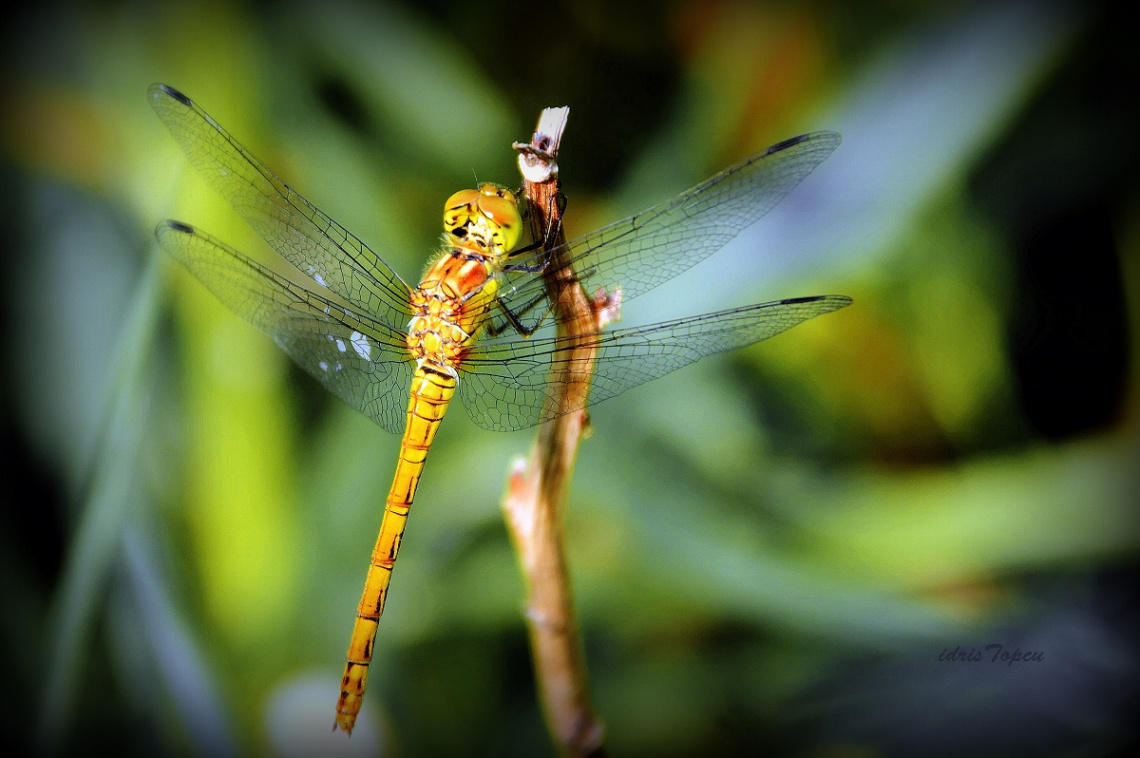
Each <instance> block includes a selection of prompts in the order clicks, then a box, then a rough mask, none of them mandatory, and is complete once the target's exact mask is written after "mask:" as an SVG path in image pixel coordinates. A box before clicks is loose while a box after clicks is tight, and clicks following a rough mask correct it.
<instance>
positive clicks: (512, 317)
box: [487, 292, 549, 337]
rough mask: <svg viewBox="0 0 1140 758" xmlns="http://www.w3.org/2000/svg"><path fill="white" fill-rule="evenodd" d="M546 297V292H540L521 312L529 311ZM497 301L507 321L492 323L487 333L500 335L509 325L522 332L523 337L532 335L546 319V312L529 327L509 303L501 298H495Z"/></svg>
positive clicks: (494, 335)
mask: <svg viewBox="0 0 1140 758" xmlns="http://www.w3.org/2000/svg"><path fill="white" fill-rule="evenodd" d="M545 299H546V293H545V292H542V293H539V294H538V295H536V296H535V297H534V299H533V300H531V301H530V302H529V303H527V304H526V305H524V306H523V307H522V308H520V309H519V313H527V312H529V311H530V310H532V309H533V308H534V307H535V306H536V305H538V304H539V303H541V302H542V301H543V300H545ZM495 303H496V305H498V306H499V310H500V311H502V312H503V316H505V317H506V321H503V322H502V323H499V324H494V323H492V324H489V325H488V326H487V334H488V335H490V336H491V337H498V336H499V335H500V334H502V333H503V332H505V331H506V330H507V327H508V326H509V327H511V328H512V329H514V330H515V331H516V332H518V333H519V334H521V335H522V336H523V337H530V336H531V335H533V334H534V333H535V332H537V331H538V328H539V327H540V326H542V323H543V322H544V321H546V314H543V317H542V318H540V319H539V320H538V321H536V322H535V324H534V326H532V327H530V328H528V327H527V326H526V325H525V324H523V322H522V319H520V318H519V316H518V314H516V313H515V312H514V311H512V310H511V309H510V307H508V306H507V304H506V303H504V302H503V301H502V300H501V299H499V298H495ZM547 313H549V311H547Z"/></svg>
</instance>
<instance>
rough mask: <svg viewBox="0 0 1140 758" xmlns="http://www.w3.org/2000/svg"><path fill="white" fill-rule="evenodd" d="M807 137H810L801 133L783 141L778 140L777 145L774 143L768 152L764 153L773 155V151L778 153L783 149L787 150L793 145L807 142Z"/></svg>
mask: <svg viewBox="0 0 1140 758" xmlns="http://www.w3.org/2000/svg"><path fill="white" fill-rule="evenodd" d="M807 138H808V135H806V134H801V135H800V136H798V137H792V138H790V139H786V140H784V141H783V142H777V143H776V144H775V145H772V146H771V147H770V148H768V150H767V152H765V153H764V154H765V155H771V154H772V153H778V152H780V151H781V150H787V149H788V148H789V147H791V146H792V145H798V144H800V143H801V142H806V141H807Z"/></svg>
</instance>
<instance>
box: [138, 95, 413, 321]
mask: <svg viewBox="0 0 1140 758" xmlns="http://www.w3.org/2000/svg"><path fill="white" fill-rule="evenodd" d="M147 94H148V96H149V99H150V104H151V106H153V107H154V110H155V112H156V113H157V114H158V116H159V118H161V119H162V121H163V123H165V124H166V126H167V127H168V128H169V129H170V132H171V133H172V134H173V135H174V138H175V139H176V140H177V141H178V144H179V145H180V146H181V147H182V150H183V151H184V152H185V153H186V155H187V157H188V158H189V159H190V162H191V163H192V164H193V165H194V167H195V168H196V169H198V171H199V172H200V173H201V174H202V176H203V177H204V178H205V180H206V182H207V183H208V184H209V185H210V187H211V188H213V189H214V190H215V191H216V192H217V193H218V194H220V195H221V196H222V197H224V198H225V199H226V200H228V201H229V202H230V203H231V204H232V205H233V207H234V209H235V210H237V212H238V213H239V214H241V216H242V218H244V219H245V221H246V223H248V224H249V225H250V226H251V227H252V228H253V229H254V230H255V231H256V232H257V233H258V234H260V235H261V236H262V238H264V239H265V241H266V242H268V243H269V245H270V246H271V247H273V249H274V250H276V251H277V252H278V253H280V254H281V256H282V257H284V258H285V259H286V260H287V261H289V262H290V263H292V264H293V265H294V266H296V267H297V268H298V269H299V270H300V271H301V272H302V273H304V274H305V275H307V276H308V277H310V278H312V279H313V281H315V282H316V283H317V284H318V285H321V286H325V287H328V288H329V290H331V291H332V292H333V293H335V294H336V295H338V296H339V297H342V298H344V299H345V300H346V301H348V302H349V303H351V304H352V305H354V306H355V307H356V308H357V309H359V310H360V311H361V312H363V313H367V314H369V315H370V316H372V317H373V318H375V319H377V320H379V321H382V322H383V323H385V324H387V325H388V326H390V327H392V328H394V329H399V328H401V327H402V326H403V325H404V324H406V323H407V322H408V319H409V318H410V310H409V305H408V298H409V295H410V292H411V290H410V289H409V287H408V285H407V284H405V283H404V281H403V280H402V279H401V278H400V277H399V276H398V275H397V274H396V272H395V271H393V270H392V269H391V268H390V267H389V266H388V264H386V263H385V262H384V261H383V260H381V258H380V257H379V256H378V255H376V253H374V252H372V250H370V249H369V248H368V246H367V245H365V244H364V243H363V242H361V241H360V240H359V239H357V238H356V237H355V236H353V235H352V234H351V233H350V232H349V231H348V230H347V229H345V228H344V227H343V226H341V225H340V224H338V223H337V222H336V221H333V220H332V219H331V218H329V217H328V216H327V215H325V214H324V213H322V212H321V211H320V210H318V209H317V207H316V206H314V205H313V204H312V203H310V202H309V201H308V200H306V199H305V198H303V197H301V196H300V195H299V194H297V193H296V192H295V191H294V190H293V189H292V188H291V187H290V186H289V185H288V184H286V183H285V182H283V181H281V179H279V178H278V177H277V176H276V175H275V174H274V173H273V172H272V171H270V170H269V169H268V168H266V167H265V165H264V164H263V163H261V161H259V160H258V159H257V158H255V157H254V156H253V155H252V154H251V153H250V152H249V151H248V150H246V149H245V148H244V147H242V146H241V144H240V143H238V141H237V140H235V139H234V138H233V137H231V136H230V134H229V133H228V132H227V131H226V130H225V129H223V128H222V127H221V126H220V125H219V124H218V122H216V121H214V119H212V118H211V117H210V115H209V114H208V113H206V112H205V111H204V110H202V109H201V108H200V107H199V106H198V105H197V104H196V103H195V102H194V101H192V100H191V99H190V98H188V97H186V95H184V94H182V93H181V92H179V91H178V90H176V89H174V88H173V87H169V86H167V85H165V84H153V85H151V87H150V89H149V90H147Z"/></svg>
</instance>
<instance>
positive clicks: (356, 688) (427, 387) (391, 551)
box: [336, 364, 457, 733]
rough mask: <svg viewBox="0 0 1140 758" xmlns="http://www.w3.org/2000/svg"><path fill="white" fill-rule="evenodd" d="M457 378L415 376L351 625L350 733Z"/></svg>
mask: <svg viewBox="0 0 1140 758" xmlns="http://www.w3.org/2000/svg"><path fill="white" fill-rule="evenodd" d="M456 383H457V380H456V378H455V376H454V375H453V374H451V373H447V372H445V371H440V370H438V369H435V368H433V367H431V366H430V365H425V364H421V365H420V367H419V368H417V369H416V373H415V375H414V376H413V378H412V393H411V399H410V400H409V402H408V414H407V424H406V425H405V427H404V437H403V440H402V441H401V443H400V459H399V461H398V462H397V464H396V475H395V477H394V478H393V480H392V487H391V489H390V490H389V491H388V500H387V502H386V504H385V506H384V518H383V520H382V521H381V522H380V534H379V535H377V537H376V547H374V548H373V549H372V561H371V563H370V565H369V566H368V576H367V577H366V578H365V580H364V592H363V593H362V595H361V597H360V605H359V606H358V607H357V609H356V622H355V623H354V624H353V627H352V640H351V641H350V642H349V645H348V655H347V656H346V658H347V660H346V662H345V666H344V677H343V678H342V679H341V684H340V697H339V699H338V701H337V706H336V726H337V727H338V728H340V729H343V730H344V731H346V732H349V733H351V732H352V727H353V725H354V724H355V723H356V715H357V714H358V713H359V712H360V703H361V701H362V699H363V697H364V689H365V686H366V685H367V682H368V666H369V664H370V663H371V662H372V647H373V645H374V644H375V642H376V627H377V625H378V623H379V621H380V615H381V614H382V613H383V612H384V603H385V601H386V600H387V596H388V584H389V583H390V582H391V579H392V569H393V568H394V567H395V565H396V557H397V555H398V554H399V552H400V541H401V540H402V539H403V536H404V527H405V525H406V524H407V522H408V513H409V512H410V511H411V509H412V500H413V499H414V498H415V495H416V487H417V486H419V482H420V475H421V474H422V473H423V470H424V463H425V461H427V454H428V450H429V449H430V448H431V443H432V440H434V439H435V432H436V430H437V429H438V428H439V422H440V421H442V420H443V415H444V413H446V412H447V405H448V403H449V402H450V401H451V398H452V397H453V396H454V395H455V387H456Z"/></svg>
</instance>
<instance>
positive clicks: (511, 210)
mask: <svg viewBox="0 0 1140 758" xmlns="http://www.w3.org/2000/svg"><path fill="white" fill-rule="evenodd" d="M486 186H487V185H484V187H486ZM495 190H496V192H495V194H490V193H488V192H487V191H486V189H484V190H483V194H482V196H480V198H479V210H480V211H481V212H482V213H483V215H484V216H486V217H487V219H488V220H489V221H490V222H491V223H492V224H493V225H494V227H495V229H496V230H497V231H496V232H495V236H496V237H497V238H498V242H499V244H500V245H502V247H503V249H504V250H510V249H512V248H513V247H514V246H515V244H516V243H517V242H518V241H519V234H520V233H521V232H522V216H521V215H520V214H519V205H518V201H517V200H515V196H514V194H513V193H511V192H509V191H507V190H505V189H501V188H498V187H496V188H495Z"/></svg>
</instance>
